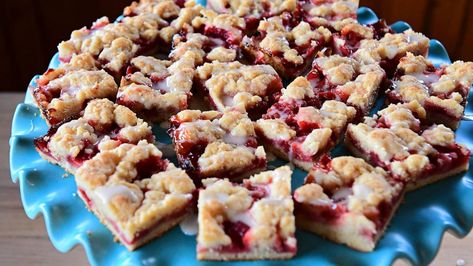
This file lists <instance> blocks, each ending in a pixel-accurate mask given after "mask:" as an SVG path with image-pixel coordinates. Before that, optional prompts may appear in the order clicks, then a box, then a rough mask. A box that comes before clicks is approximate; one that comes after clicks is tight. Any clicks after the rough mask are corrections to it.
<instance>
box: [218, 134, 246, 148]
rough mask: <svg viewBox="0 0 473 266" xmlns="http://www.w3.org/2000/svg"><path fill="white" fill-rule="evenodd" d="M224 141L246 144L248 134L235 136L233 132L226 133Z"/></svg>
mask: <svg viewBox="0 0 473 266" xmlns="http://www.w3.org/2000/svg"><path fill="white" fill-rule="evenodd" d="M222 140H223V142H225V143H228V144H235V145H245V144H246V143H247V142H248V137H246V136H234V135H232V134H229V133H227V134H225V135H223V138H222Z"/></svg>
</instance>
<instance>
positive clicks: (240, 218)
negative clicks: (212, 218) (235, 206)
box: [229, 211, 255, 227]
mask: <svg viewBox="0 0 473 266" xmlns="http://www.w3.org/2000/svg"><path fill="white" fill-rule="evenodd" d="M229 219H230V221H231V222H233V223H235V222H242V223H244V224H246V225H248V226H249V227H252V226H254V225H255V220H254V219H253V216H251V213H250V212H249V211H245V212H241V213H237V214H234V215H232V216H231V217H229Z"/></svg>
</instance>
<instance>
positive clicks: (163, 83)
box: [153, 78, 171, 92]
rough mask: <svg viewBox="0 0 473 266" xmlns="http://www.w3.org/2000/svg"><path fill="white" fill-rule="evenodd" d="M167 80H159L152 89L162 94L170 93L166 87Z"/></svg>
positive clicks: (169, 89)
mask: <svg viewBox="0 0 473 266" xmlns="http://www.w3.org/2000/svg"><path fill="white" fill-rule="evenodd" d="M167 81H168V79H167V78H166V79H164V80H161V81H159V82H157V83H153V89H155V90H159V91H163V92H170V91H171V88H170V87H169V85H168V82H167Z"/></svg>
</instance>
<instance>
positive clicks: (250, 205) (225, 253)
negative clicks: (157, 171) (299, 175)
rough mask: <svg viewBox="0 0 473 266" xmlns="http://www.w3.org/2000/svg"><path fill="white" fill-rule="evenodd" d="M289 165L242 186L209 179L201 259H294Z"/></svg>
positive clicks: (202, 195) (203, 199) (201, 218)
mask: <svg viewBox="0 0 473 266" xmlns="http://www.w3.org/2000/svg"><path fill="white" fill-rule="evenodd" d="M291 174H292V171H291V170H290V168H289V167H288V166H283V167H280V168H277V169H276V170H273V171H267V172H263V173H260V174H257V175H254V176H252V177H250V178H249V179H245V180H244V181H243V184H241V185H237V184H234V183H231V182H229V181H228V180H227V179H223V180H222V179H220V180H219V179H215V178H210V179H205V180H204V181H203V182H204V186H205V188H204V189H202V190H200V192H199V202H198V209H199V214H198V223H199V233H198V236H197V258H198V259H199V260H262V259H289V258H292V257H293V256H294V255H295V254H296V252H297V243H296V238H295V236H294V233H295V222H294V215H293V209H294V205H293V201H292V197H291Z"/></svg>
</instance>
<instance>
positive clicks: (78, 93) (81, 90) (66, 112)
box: [30, 54, 118, 126]
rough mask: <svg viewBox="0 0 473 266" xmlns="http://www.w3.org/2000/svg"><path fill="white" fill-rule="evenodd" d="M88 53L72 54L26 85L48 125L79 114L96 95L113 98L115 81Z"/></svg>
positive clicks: (115, 88) (114, 95)
mask: <svg viewBox="0 0 473 266" xmlns="http://www.w3.org/2000/svg"><path fill="white" fill-rule="evenodd" d="M95 63H96V62H95V60H94V59H93V57H92V56H91V55H90V54H81V55H78V56H74V57H73V58H72V59H71V61H70V62H69V63H67V64H64V65H62V66H61V67H59V68H57V69H49V70H48V71H46V72H45V73H44V74H43V75H42V76H41V77H39V78H38V79H37V80H36V87H34V88H30V91H31V93H32V95H33V100H34V102H35V103H36V105H37V106H38V107H39V109H40V111H41V116H42V117H43V118H44V119H45V120H46V123H47V124H48V125H50V126H52V125H57V124H59V123H61V122H64V121H67V120H71V119H72V118H74V117H76V116H78V115H79V113H80V112H81V111H82V110H83V109H84V107H85V105H86V104H87V102H88V101H90V100H93V99H99V98H108V99H112V100H114V99H115V97H116V95H117V90H118V88H117V84H116V83H115V81H114V79H113V77H112V76H110V75H109V74H107V72H105V71H104V70H97V67H96V64H95Z"/></svg>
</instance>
